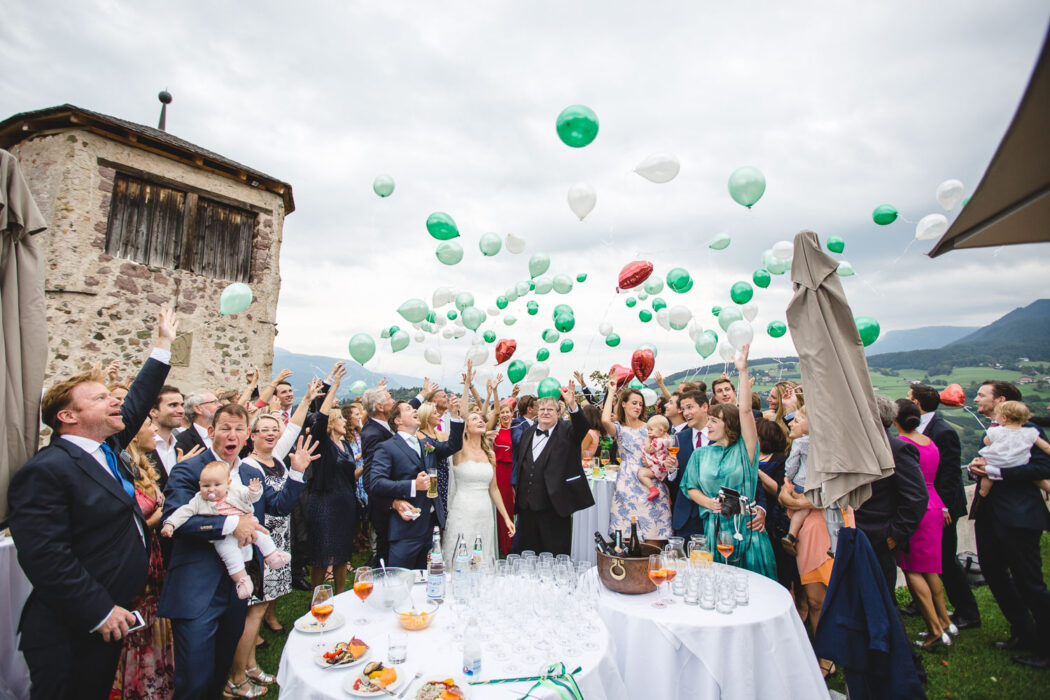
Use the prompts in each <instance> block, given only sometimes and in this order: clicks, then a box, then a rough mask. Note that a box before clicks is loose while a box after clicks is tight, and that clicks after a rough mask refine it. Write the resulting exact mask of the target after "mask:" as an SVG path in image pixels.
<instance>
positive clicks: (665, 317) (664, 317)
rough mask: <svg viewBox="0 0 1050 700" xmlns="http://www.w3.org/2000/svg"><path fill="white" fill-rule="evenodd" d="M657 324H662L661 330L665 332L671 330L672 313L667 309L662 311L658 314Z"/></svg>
mask: <svg viewBox="0 0 1050 700" xmlns="http://www.w3.org/2000/svg"><path fill="white" fill-rule="evenodd" d="M656 322H657V323H659V324H660V328H663V329H664V330H665V331H669V330H671V312H669V311H668V310H667V309H666V308H664V309H660V310H659V311H657V312H656Z"/></svg>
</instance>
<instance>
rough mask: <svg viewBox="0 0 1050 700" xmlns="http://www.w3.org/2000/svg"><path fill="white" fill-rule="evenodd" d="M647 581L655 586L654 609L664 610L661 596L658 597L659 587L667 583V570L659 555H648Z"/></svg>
mask: <svg viewBox="0 0 1050 700" xmlns="http://www.w3.org/2000/svg"><path fill="white" fill-rule="evenodd" d="M649 580H650V581H652V582H653V585H654V586H656V592H657V598H656V600H654V601H653V607H654V608H666V607H667V603H665V602H664V600H663V596H661V595H659V593H660V585H661V584H663V583H665V582H666V581H667V569H666V568H664V561H663V556H662V555H660V554H650V555H649Z"/></svg>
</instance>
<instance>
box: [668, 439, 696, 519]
mask: <svg viewBox="0 0 1050 700" xmlns="http://www.w3.org/2000/svg"><path fill="white" fill-rule="evenodd" d="M686 437H688V438H689V439H684V438H686ZM695 439H696V438H694V437H693V429H692V428H690V429H689V430H687V431H686V430H683V431H682V435H681V436H680V438H679V441H678V474H677V475H676V476H675V478H674V480H675V482H676V483H678V484H681V483H682V477H683V476H685V468H686V465H688V464H689V458H690V457H691V456H692V455H693V450H695V449H696V445H695V444H694V442H693V440H695ZM698 509H699V506H697V505H696V503H694V502H693V499H691V498H689V494H688V493H682V492H681V490H679V492H678V497H677V498H675V501H674V506H673V508H672V510H671V527H673V528H674V529H675V530H681V529H682V528H683V527H685V524H686V523H687V522H688V521H689V517H690V516H691V515H695V516H697V517H700V511H699V510H698Z"/></svg>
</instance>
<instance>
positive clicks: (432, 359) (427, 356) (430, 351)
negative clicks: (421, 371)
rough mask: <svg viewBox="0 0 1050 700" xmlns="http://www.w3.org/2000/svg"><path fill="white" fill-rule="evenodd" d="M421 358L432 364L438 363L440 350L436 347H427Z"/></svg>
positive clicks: (439, 361)
mask: <svg viewBox="0 0 1050 700" xmlns="http://www.w3.org/2000/svg"><path fill="white" fill-rule="evenodd" d="M423 359H424V360H426V361H427V362H429V363H430V364H432V365H440V364H441V351H440V350H438V349H437V348H427V349H426V350H424V351H423Z"/></svg>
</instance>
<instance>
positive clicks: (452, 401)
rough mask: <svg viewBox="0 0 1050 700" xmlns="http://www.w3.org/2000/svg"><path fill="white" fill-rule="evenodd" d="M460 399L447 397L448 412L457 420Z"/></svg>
mask: <svg viewBox="0 0 1050 700" xmlns="http://www.w3.org/2000/svg"><path fill="white" fill-rule="evenodd" d="M459 406H460V399H459V397H458V396H450V397H448V412H449V415H451V416H452V417H454V418H459Z"/></svg>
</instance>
